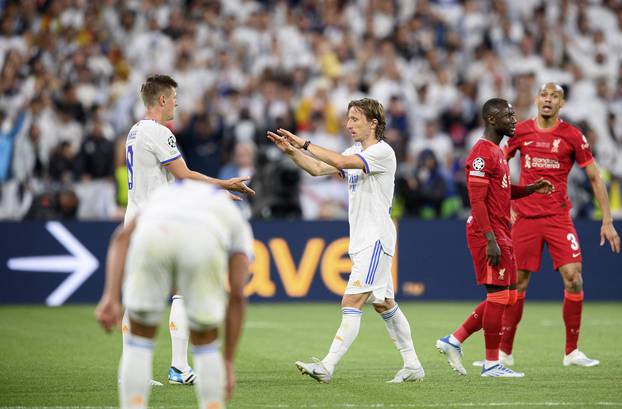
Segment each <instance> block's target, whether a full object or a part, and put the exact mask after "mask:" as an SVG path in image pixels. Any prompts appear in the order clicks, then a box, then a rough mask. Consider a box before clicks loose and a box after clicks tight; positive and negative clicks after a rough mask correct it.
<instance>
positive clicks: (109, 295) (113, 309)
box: [95, 216, 139, 332]
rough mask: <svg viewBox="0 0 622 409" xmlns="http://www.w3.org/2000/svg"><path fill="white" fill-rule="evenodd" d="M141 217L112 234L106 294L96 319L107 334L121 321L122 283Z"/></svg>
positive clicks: (118, 228) (107, 261) (97, 310)
mask: <svg viewBox="0 0 622 409" xmlns="http://www.w3.org/2000/svg"><path fill="white" fill-rule="evenodd" d="M138 217H139V216H136V217H135V218H134V219H132V220H131V221H130V223H128V224H127V226H125V227H124V226H119V227H117V229H116V230H115V231H114V233H113V234H112V238H111V239H110V245H109V246H108V254H107V255H106V284H105V285H104V293H103V294H102V298H101V300H100V301H99V304H98V305H97V309H96V310H95V317H96V318H97V321H98V322H99V323H100V325H101V326H102V327H103V328H104V330H105V331H106V332H110V331H111V330H112V328H114V326H115V325H116V324H117V323H118V322H119V320H120V319H121V283H122V282H123V270H124V268H125V259H126V257H127V249H128V247H129V245H130V238H131V237H132V233H133V232H134V229H135V228H136V222H137V219H138Z"/></svg>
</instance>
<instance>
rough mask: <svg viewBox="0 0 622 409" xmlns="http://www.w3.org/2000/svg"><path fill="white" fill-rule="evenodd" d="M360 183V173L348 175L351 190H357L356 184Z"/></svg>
mask: <svg viewBox="0 0 622 409" xmlns="http://www.w3.org/2000/svg"><path fill="white" fill-rule="evenodd" d="M358 183H359V175H356V174H354V175H348V187H349V188H350V191H351V192H356V185H358Z"/></svg>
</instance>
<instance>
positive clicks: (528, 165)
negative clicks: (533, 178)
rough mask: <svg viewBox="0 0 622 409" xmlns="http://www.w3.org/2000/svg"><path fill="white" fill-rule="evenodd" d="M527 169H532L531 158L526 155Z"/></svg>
mask: <svg viewBox="0 0 622 409" xmlns="http://www.w3.org/2000/svg"><path fill="white" fill-rule="evenodd" d="M525 169H531V156H529V155H525Z"/></svg>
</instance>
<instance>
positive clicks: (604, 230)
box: [600, 222, 620, 253]
mask: <svg viewBox="0 0 622 409" xmlns="http://www.w3.org/2000/svg"><path fill="white" fill-rule="evenodd" d="M605 240H607V241H608V242H609V245H610V246H611V251H613V252H614V253H619V252H620V236H618V232H617V231H616V228H615V227H613V223H611V222H609V223H603V225H602V226H601V227H600V245H601V246H604V245H605Z"/></svg>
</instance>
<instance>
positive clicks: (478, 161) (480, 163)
mask: <svg viewBox="0 0 622 409" xmlns="http://www.w3.org/2000/svg"><path fill="white" fill-rule="evenodd" d="M484 166H486V162H484V159H482V158H475V159H474V160H473V170H478V171H480V170H482V169H484Z"/></svg>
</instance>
